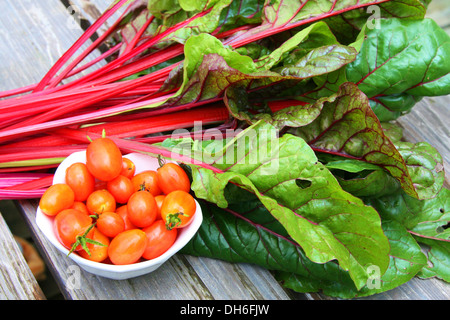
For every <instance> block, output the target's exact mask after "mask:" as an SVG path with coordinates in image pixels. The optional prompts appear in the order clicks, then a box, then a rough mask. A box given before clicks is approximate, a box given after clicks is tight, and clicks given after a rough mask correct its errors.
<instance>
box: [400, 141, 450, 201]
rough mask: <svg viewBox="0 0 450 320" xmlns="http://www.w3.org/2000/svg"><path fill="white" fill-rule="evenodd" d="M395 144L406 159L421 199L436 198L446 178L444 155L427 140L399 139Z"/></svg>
mask: <svg viewBox="0 0 450 320" xmlns="http://www.w3.org/2000/svg"><path fill="white" fill-rule="evenodd" d="M395 146H396V148H397V150H398V151H399V152H400V154H401V155H402V157H403V159H404V160H405V163H406V166H407V167H408V172H409V174H410V176H411V179H412V182H413V184H414V187H415V189H416V191H417V193H418V195H419V199H430V198H434V197H435V196H436V195H437V194H438V193H439V191H440V190H441V189H442V187H443V185H444V180H445V172H444V163H443V159H442V156H441V155H440V154H439V152H438V151H437V150H436V149H435V148H434V147H433V146H431V145H430V144H429V143H427V142H419V143H415V144H414V143H410V142H402V141H397V142H396V143H395Z"/></svg>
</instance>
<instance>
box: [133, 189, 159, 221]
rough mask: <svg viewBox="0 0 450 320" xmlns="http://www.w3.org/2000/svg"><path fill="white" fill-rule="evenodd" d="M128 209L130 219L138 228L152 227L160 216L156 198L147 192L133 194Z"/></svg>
mask: <svg viewBox="0 0 450 320" xmlns="http://www.w3.org/2000/svg"><path fill="white" fill-rule="evenodd" d="M127 208H128V218H129V219H130V221H131V223H133V224H134V225H135V226H137V227H138V228H145V227H148V226H149V225H151V224H152V223H153V221H155V220H156V216H157V214H158V208H157V205H156V201H155V197H153V196H152V194H151V193H150V192H147V191H137V192H135V193H133V194H132V195H131V197H130V199H129V200H128V203H127Z"/></svg>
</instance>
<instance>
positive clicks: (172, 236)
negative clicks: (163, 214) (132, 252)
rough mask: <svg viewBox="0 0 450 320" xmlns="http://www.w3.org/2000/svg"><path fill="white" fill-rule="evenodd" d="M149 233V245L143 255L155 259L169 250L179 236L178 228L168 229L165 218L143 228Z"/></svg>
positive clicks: (145, 257)
mask: <svg viewBox="0 0 450 320" xmlns="http://www.w3.org/2000/svg"><path fill="white" fill-rule="evenodd" d="M142 231H144V232H145V234H146V235H147V240H148V242H147V247H146V248H145V251H144V253H143V254H142V257H143V258H144V259H148V260H150V259H154V258H156V257H159V256H160V255H162V254H163V253H164V252H166V251H167V250H169V248H170V247H171V246H172V245H173V243H174V242H175V240H176V238H177V234H178V231H177V229H172V230H168V229H167V228H166V225H165V223H164V221H163V220H157V221H155V222H154V223H153V224H152V225H151V226H149V227H147V228H144V229H142Z"/></svg>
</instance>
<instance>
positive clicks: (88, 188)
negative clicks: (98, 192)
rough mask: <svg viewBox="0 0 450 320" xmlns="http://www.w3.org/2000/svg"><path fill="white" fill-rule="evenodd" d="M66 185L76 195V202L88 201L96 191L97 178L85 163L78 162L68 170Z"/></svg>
mask: <svg viewBox="0 0 450 320" xmlns="http://www.w3.org/2000/svg"><path fill="white" fill-rule="evenodd" d="M66 184H67V185H69V187H70V188H72V190H73V192H74V193H75V201H86V199H87V197H88V196H89V194H91V193H92V191H94V186H95V178H94V176H93V175H92V174H91V173H90V172H89V170H88V169H87V167H86V165H85V164H84V163H82V162H76V163H73V164H71V165H70V166H69V167H68V168H67V170H66Z"/></svg>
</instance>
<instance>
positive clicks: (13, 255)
mask: <svg viewBox="0 0 450 320" xmlns="http://www.w3.org/2000/svg"><path fill="white" fill-rule="evenodd" d="M0 244H1V245H0V300H45V299H46V298H45V295H44V293H43V292H42V290H41V288H40V287H39V284H38V283H37V281H36V279H35V278H34V275H33V273H32V272H31V270H30V268H29V267H28V264H27V262H26V261H25V258H24V256H23V254H22V251H21V250H20V247H19V245H18V244H17V242H16V241H15V239H14V238H13V235H12V234H11V231H10V229H9V227H8V225H7V224H6V222H5V220H4V219H3V217H2V215H1V213H0Z"/></svg>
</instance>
